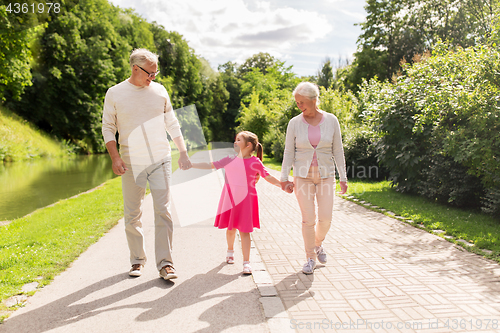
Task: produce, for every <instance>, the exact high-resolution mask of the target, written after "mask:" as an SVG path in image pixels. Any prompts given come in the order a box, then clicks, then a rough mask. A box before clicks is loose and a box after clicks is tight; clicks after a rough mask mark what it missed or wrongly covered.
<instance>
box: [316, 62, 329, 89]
mask: <svg viewBox="0 0 500 333" xmlns="http://www.w3.org/2000/svg"><path fill="white" fill-rule="evenodd" d="M317 77H318V79H317V84H318V86H320V87H324V88H325V89H328V88H330V87H331V86H332V85H333V66H332V61H331V59H330V58H326V59H325V61H324V62H323V64H322V66H321V69H320V70H319V71H318V75H317Z"/></svg>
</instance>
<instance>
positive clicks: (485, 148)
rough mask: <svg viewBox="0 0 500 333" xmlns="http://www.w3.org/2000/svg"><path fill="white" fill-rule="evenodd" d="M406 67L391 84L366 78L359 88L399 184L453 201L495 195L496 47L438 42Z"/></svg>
mask: <svg viewBox="0 0 500 333" xmlns="http://www.w3.org/2000/svg"><path fill="white" fill-rule="evenodd" d="M405 70H406V72H407V75H404V76H401V77H399V78H398V79H397V81H396V83H395V84H394V85H392V84H389V83H380V82H378V81H376V80H371V81H370V82H365V83H364V84H363V86H362V89H361V92H360V99H361V100H362V102H361V104H362V107H363V111H364V113H365V115H368V117H369V119H371V122H372V124H373V126H374V129H375V132H376V133H377V134H378V136H379V142H378V149H379V150H378V156H379V158H380V161H381V162H382V164H383V165H385V166H386V167H387V168H388V169H389V170H390V172H391V179H392V181H393V183H394V184H395V185H396V187H397V189H398V190H400V191H408V192H414V193H420V194H423V195H425V196H428V197H430V198H433V199H436V200H439V201H443V202H447V203H451V204H454V205H456V206H464V205H479V203H480V201H481V200H482V199H484V195H485V193H486V192H488V191H489V192H492V193H498V189H499V188H500V164H499V162H500V161H499V160H498V158H499V156H500V142H499V141H498V139H497V138H498V132H499V130H500V112H499V106H500V104H499V100H498V96H499V95H500V76H499V75H498V73H500V50H499V49H498V47H496V46H495V47H489V46H477V47H470V48H467V49H463V48H450V47H449V46H448V45H447V44H444V43H442V42H439V43H437V44H436V45H435V50H434V52H433V54H432V56H428V57H423V58H422V59H421V61H420V62H418V63H415V64H414V65H413V66H409V65H407V66H406V67H405ZM484 202H485V201H484V200H483V203H484ZM483 205H484V204H483Z"/></svg>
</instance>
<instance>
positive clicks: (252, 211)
mask: <svg viewBox="0 0 500 333" xmlns="http://www.w3.org/2000/svg"><path fill="white" fill-rule="evenodd" d="M213 164H214V166H215V168H217V169H220V168H224V170H225V179H226V183H225V184H224V188H223V189H222V194H221V197H220V201H219V208H218V209H217V216H216V218H215V224H214V226H216V227H218V228H219V229H224V228H228V229H229V230H232V229H238V230H239V231H240V232H252V231H253V228H260V222H259V202H258V199H257V190H256V189H255V179H256V177H257V174H260V176H261V177H263V178H265V177H267V176H269V173H268V172H267V170H266V169H265V167H264V165H263V164H262V162H261V161H260V160H259V159H258V158H257V157H255V156H252V157H250V158H240V157H225V158H223V159H221V160H219V161H217V162H213Z"/></svg>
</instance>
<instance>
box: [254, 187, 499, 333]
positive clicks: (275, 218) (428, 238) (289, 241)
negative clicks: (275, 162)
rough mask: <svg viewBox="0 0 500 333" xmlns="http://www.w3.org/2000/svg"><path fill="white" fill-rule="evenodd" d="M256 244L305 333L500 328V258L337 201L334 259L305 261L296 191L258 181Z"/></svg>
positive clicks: (331, 241) (329, 246)
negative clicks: (305, 270)
mask: <svg viewBox="0 0 500 333" xmlns="http://www.w3.org/2000/svg"><path fill="white" fill-rule="evenodd" d="M258 191H259V203H260V209H261V220H262V221H261V224H262V229H261V230H259V231H256V232H254V234H253V237H254V240H255V244H256V247H257V249H258V251H259V253H260V255H261V257H262V259H263V261H264V263H265V264H266V267H267V272H268V273H269V274H270V276H271V278H272V282H273V285H274V286H275V287H276V289H277V291H278V294H279V297H280V299H281V300H282V302H283V304H284V307H285V309H286V311H287V315H288V316H289V318H290V321H289V323H290V326H292V327H293V328H295V329H296V330H297V331H299V332H337V331H338V332H465V331H467V332H472V331H474V332H477V331H481V332H500V265H498V264H497V263H495V262H493V261H490V260H486V259H484V258H482V257H480V256H478V255H475V254H472V253H469V252H466V251H465V250H464V249H462V248H460V247H457V246H456V245H454V244H452V243H450V242H448V241H446V240H444V239H442V238H440V237H438V236H436V235H433V234H430V233H428V232H426V231H423V230H420V229H419V228H416V227H413V226H411V225H409V224H407V223H404V222H401V221H399V220H397V219H394V218H391V217H388V216H386V215H383V214H381V213H377V212H374V211H372V210H369V209H367V208H364V207H362V206H359V205H357V204H354V203H352V202H350V201H347V200H344V199H342V198H340V197H336V198H335V200H336V201H335V206H334V222H333V224H332V227H331V229H330V232H329V234H328V236H327V238H326V240H325V242H324V243H323V244H324V248H325V249H326V251H327V253H328V254H329V257H328V263H327V265H325V266H321V265H319V268H317V269H316V270H315V273H314V275H308V276H306V275H304V274H302V273H300V269H301V267H302V264H303V263H304V262H305V257H304V256H305V254H304V250H303V240H302V233H301V229H300V228H301V226H300V220H301V215H300V210H299V208H298V205H297V203H296V200H295V196H294V195H287V194H286V193H284V192H282V191H281V190H279V189H277V188H275V187H273V186H271V185H270V184H268V183H266V182H261V183H259V184H258Z"/></svg>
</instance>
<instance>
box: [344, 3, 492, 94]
mask: <svg viewBox="0 0 500 333" xmlns="http://www.w3.org/2000/svg"><path fill="white" fill-rule="evenodd" d="M497 7H498V0H465V1H464V0H367V2H366V6H365V9H366V11H367V13H368V15H367V17H366V21H365V22H363V23H361V24H360V25H361V29H362V33H361V35H360V36H359V37H358V42H357V43H358V51H357V52H356V53H355V60H354V63H353V65H352V66H351V67H352V68H351V69H350V70H349V71H346V72H344V73H343V74H344V76H343V77H341V79H342V80H344V81H345V86H346V87H347V88H349V89H352V90H355V91H357V87H358V85H359V84H361V82H362V80H363V79H367V80H369V79H370V78H373V77H375V76H377V77H378V78H379V79H381V80H391V79H392V77H393V75H395V74H397V73H398V72H401V71H402V70H403V68H402V67H401V62H402V61H403V62H407V63H413V62H414V57H415V55H419V54H422V53H424V52H426V51H431V50H432V46H433V45H434V44H435V43H436V42H437V41H438V40H443V41H447V42H448V43H449V44H450V45H452V46H461V47H463V48H466V47H469V46H474V45H477V44H478V43H480V42H484V40H485V36H488V35H489V34H490V33H491V26H492V21H493V19H494V17H495V11H496V8H497Z"/></svg>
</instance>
